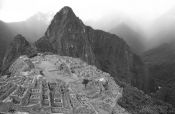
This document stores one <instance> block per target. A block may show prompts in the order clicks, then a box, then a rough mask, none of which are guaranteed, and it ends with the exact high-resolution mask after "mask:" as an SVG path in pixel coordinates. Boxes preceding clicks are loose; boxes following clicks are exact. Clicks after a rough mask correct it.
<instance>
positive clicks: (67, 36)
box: [36, 7, 147, 90]
mask: <svg viewBox="0 0 175 114" xmlns="http://www.w3.org/2000/svg"><path fill="white" fill-rule="evenodd" d="M36 44H37V45H36V47H37V48H38V50H47V49H48V47H52V48H53V50H54V51H55V53H58V54H60V55H64V56H71V57H76V58H81V59H82V60H84V61H86V62H88V63H89V64H92V65H96V66H97V67H98V68H100V69H102V70H103V71H105V72H108V73H110V74H112V76H113V77H114V79H115V80H116V81H117V80H118V79H119V80H124V81H126V82H129V83H131V84H132V85H134V86H137V87H138V88H140V89H143V90H147V86H146V75H145V67H144V64H143V62H142V60H141V59H140V58H139V57H138V56H137V55H135V54H134V53H132V51H131V50H130V49H129V47H128V45H127V44H126V43H125V42H124V41H123V40H122V39H120V38H119V37H118V36H116V35H114V34H110V33H107V32H104V31H101V30H94V29H92V28H91V27H88V26H86V25H84V24H83V22H82V21H81V20H80V19H79V18H78V17H77V16H76V15H75V14H74V12H73V11H72V9H71V8H69V7H64V8H62V9H61V10H60V11H59V12H58V13H57V14H56V15H55V16H54V19H53V20H52V22H51V24H50V26H49V27H48V29H47V31H46V33H45V36H44V37H43V38H42V39H40V40H38V41H37V42H36Z"/></svg>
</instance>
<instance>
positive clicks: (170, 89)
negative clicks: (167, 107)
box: [143, 42, 175, 106]
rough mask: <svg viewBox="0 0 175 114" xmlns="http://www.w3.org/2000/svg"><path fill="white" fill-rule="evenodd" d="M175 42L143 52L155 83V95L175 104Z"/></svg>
mask: <svg viewBox="0 0 175 114" xmlns="http://www.w3.org/2000/svg"><path fill="white" fill-rule="evenodd" d="M174 58H175V42H171V43H167V44H163V45H161V46H159V47H157V48H154V49H152V50H149V51H147V52H145V53H144V54H143V60H144V62H145V63H146V64H147V65H148V67H149V71H150V77H151V78H152V79H153V80H154V83H155V88H156V89H155V91H154V92H155V94H154V95H155V97H157V98H160V99H162V100H164V101H166V102H169V103H171V104H173V105H174V106H175V86H174V85H175V60H174Z"/></svg>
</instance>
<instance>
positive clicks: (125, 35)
mask: <svg viewBox="0 0 175 114" xmlns="http://www.w3.org/2000/svg"><path fill="white" fill-rule="evenodd" d="M109 32H111V33H113V34H116V35H118V36H119V37H121V38H122V39H124V40H125V41H126V43H127V44H128V45H129V46H130V47H131V49H132V51H134V52H136V53H138V54H140V53H141V52H143V51H144V50H145V48H146V47H145V42H144V40H145V38H144V36H143V34H142V33H139V31H136V30H134V29H133V28H132V27H130V26H129V25H127V24H125V23H122V24H119V25H117V26H116V27H115V28H113V29H111V30H110V31H109Z"/></svg>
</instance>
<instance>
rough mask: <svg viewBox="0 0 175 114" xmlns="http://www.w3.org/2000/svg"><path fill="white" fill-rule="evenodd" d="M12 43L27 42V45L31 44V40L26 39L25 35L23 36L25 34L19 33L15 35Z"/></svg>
mask: <svg viewBox="0 0 175 114" xmlns="http://www.w3.org/2000/svg"><path fill="white" fill-rule="evenodd" d="M12 43H15V44H16V43H24V44H27V45H29V42H28V41H27V40H26V39H25V37H24V36H23V35H21V34H17V35H16V36H15V37H14V39H13V41H12Z"/></svg>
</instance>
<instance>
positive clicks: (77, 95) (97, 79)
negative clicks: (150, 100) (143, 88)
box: [0, 54, 128, 114]
mask: <svg viewBox="0 0 175 114" xmlns="http://www.w3.org/2000/svg"><path fill="white" fill-rule="evenodd" d="M9 72H10V73H11V75H10V76H7V75H6V76H3V77H2V78H1V79H0V101H1V103H0V112H1V113H7V112H9V113H14V112H27V113H37V114H46V113H47V114H50V113H64V114H112V113H113V114H128V112H127V111H125V109H123V108H122V107H121V106H119V105H118V104H117V101H118V99H119V98H120V97H122V88H120V87H119V86H118V85H117V84H116V83H115V81H114V80H113V78H111V77H110V75H109V74H108V73H105V72H102V71H101V70H99V69H97V68H96V67H95V66H91V65H88V64H86V63H85V62H83V61H81V60H80V59H75V58H71V57H65V56H58V55H48V54H38V55H37V56H35V57H33V58H28V57H27V56H20V57H19V58H18V59H17V60H16V61H15V62H14V63H13V64H12V65H11V66H10V68H9Z"/></svg>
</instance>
